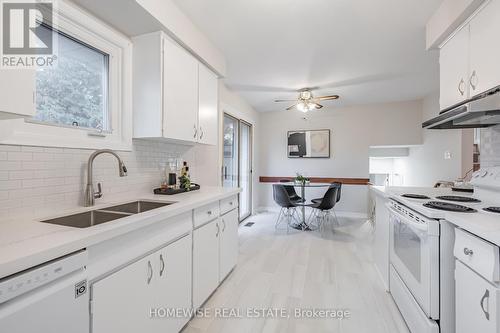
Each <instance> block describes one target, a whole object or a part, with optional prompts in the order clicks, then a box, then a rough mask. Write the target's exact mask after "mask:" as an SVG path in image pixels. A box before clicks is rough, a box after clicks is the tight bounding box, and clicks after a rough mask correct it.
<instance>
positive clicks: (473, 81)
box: [469, 71, 478, 90]
mask: <svg viewBox="0 0 500 333" xmlns="http://www.w3.org/2000/svg"><path fill="white" fill-rule="evenodd" d="M477 83H478V82H477V73H476V71H473V72H472V75H471V77H470V79H469V84H470V86H471V87H472V90H476V88H477Z"/></svg>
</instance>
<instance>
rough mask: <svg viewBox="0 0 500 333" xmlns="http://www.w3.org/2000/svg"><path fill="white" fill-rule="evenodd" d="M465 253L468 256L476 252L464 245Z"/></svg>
mask: <svg viewBox="0 0 500 333" xmlns="http://www.w3.org/2000/svg"><path fill="white" fill-rule="evenodd" d="M464 254H465V255H466V256H472V255H473V254H474V251H472V250H471V249H468V248H466V247H464Z"/></svg>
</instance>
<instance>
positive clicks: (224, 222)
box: [222, 219, 226, 232]
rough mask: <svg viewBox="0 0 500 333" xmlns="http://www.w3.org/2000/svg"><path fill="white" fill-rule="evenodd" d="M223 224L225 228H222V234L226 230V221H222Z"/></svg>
mask: <svg viewBox="0 0 500 333" xmlns="http://www.w3.org/2000/svg"><path fill="white" fill-rule="evenodd" d="M222 223H223V224H224V226H223V227H222V232H224V230H226V221H224V219H222Z"/></svg>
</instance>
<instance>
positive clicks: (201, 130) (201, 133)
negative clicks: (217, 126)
mask: <svg viewBox="0 0 500 333" xmlns="http://www.w3.org/2000/svg"><path fill="white" fill-rule="evenodd" d="M200 139H203V128H201V126H200Z"/></svg>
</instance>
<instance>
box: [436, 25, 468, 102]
mask: <svg viewBox="0 0 500 333" xmlns="http://www.w3.org/2000/svg"><path fill="white" fill-rule="evenodd" d="M439 63H440V74H441V78H440V100H439V102H440V106H441V109H445V108H448V107H450V106H452V105H455V104H458V103H460V102H462V101H464V100H466V99H467V98H468V96H469V93H468V87H469V84H468V81H469V79H468V78H469V70H468V69H469V27H468V26H466V27H464V28H462V29H461V30H460V31H459V32H458V33H457V34H456V35H455V36H454V37H453V38H452V39H450V40H449V41H448V42H447V43H446V44H445V45H444V46H443V47H442V48H441V51H440V55H439Z"/></svg>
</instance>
